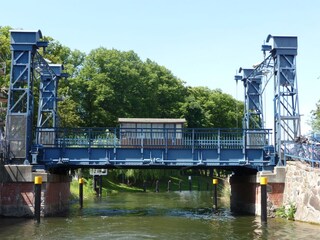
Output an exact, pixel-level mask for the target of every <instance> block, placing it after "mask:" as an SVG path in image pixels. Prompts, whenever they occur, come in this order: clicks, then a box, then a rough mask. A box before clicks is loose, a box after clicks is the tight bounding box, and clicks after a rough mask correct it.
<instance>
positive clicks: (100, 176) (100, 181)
mask: <svg viewBox="0 0 320 240" xmlns="http://www.w3.org/2000/svg"><path fill="white" fill-rule="evenodd" d="M99 197H102V175H99Z"/></svg>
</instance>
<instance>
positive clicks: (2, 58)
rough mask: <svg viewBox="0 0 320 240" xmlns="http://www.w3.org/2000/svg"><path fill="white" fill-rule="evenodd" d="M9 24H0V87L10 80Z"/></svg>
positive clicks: (7, 83)
mask: <svg viewBox="0 0 320 240" xmlns="http://www.w3.org/2000/svg"><path fill="white" fill-rule="evenodd" d="M10 30H11V27H9V26H4V27H1V26H0V88H2V87H8V86H9V81H10V68H11V66H10V64H11V51H10V32H9V31H10Z"/></svg>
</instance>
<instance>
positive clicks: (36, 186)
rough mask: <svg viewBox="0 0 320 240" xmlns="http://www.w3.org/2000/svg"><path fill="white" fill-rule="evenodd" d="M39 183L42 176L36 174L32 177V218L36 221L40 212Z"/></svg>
mask: <svg viewBox="0 0 320 240" xmlns="http://www.w3.org/2000/svg"><path fill="white" fill-rule="evenodd" d="M41 185H42V177H41V176H36V177H35V178H34V193H35V196H34V218H35V219H36V221H37V223H40V214H41Z"/></svg>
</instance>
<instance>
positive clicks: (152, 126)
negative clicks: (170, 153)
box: [118, 118, 186, 148]
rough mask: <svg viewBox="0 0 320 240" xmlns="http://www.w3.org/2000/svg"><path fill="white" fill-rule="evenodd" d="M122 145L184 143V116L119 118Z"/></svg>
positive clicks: (169, 144)
mask: <svg viewBox="0 0 320 240" xmlns="http://www.w3.org/2000/svg"><path fill="white" fill-rule="evenodd" d="M118 122H119V124H120V132H121V136H120V143H121V145H122V146H133V147H134V146H144V147H148V146H149V147H151V146H152V147H153V148H154V147H156V146H158V147H160V146H168V147H170V146H171V147H173V146H176V145H182V143H183V136H182V128H183V127H184V124H185V123H186V120H185V119H184V118H182V119H177V118H119V119H118Z"/></svg>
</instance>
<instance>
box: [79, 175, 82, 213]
mask: <svg viewBox="0 0 320 240" xmlns="http://www.w3.org/2000/svg"><path fill="white" fill-rule="evenodd" d="M79 205H80V209H82V208H83V178H80V179H79Z"/></svg>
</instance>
